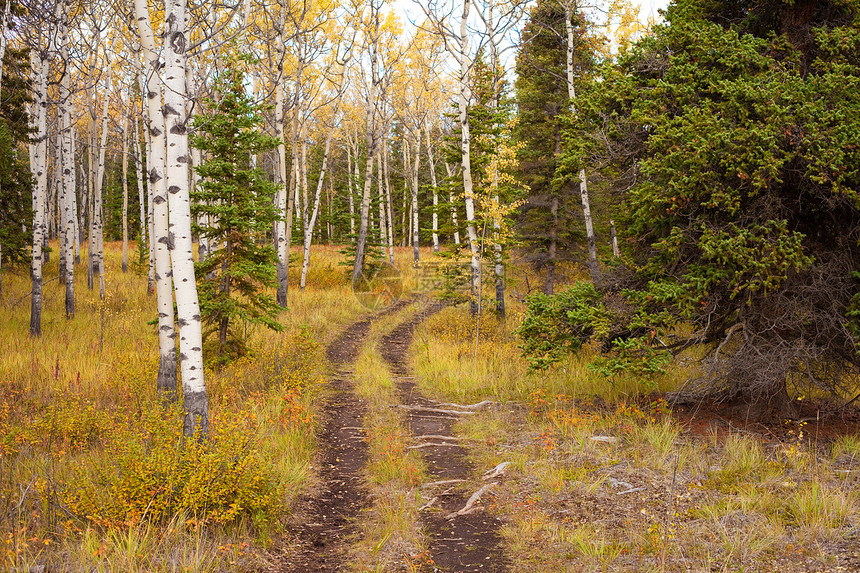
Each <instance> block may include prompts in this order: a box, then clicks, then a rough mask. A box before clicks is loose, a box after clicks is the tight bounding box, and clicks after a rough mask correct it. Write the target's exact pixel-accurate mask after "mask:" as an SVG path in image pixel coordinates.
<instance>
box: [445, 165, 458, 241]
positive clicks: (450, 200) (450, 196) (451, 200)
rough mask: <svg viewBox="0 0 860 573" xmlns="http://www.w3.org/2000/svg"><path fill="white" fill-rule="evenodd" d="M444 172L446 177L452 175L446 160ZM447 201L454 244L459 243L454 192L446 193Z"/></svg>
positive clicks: (452, 171) (452, 172)
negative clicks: (449, 207)
mask: <svg viewBox="0 0 860 573" xmlns="http://www.w3.org/2000/svg"><path fill="white" fill-rule="evenodd" d="M445 173H447V174H448V178H451V177H453V176H454V170H453V169H452V168H451V164H450V163H448V162H447V161H446V162H445ZM448 203H449V204H450V205H451V225H453V227H454V244H455V245H459V244H460V227H459V225H458V224H457V207H456V206H455V205H454V193H453V192H451V193H448Z"/></svg>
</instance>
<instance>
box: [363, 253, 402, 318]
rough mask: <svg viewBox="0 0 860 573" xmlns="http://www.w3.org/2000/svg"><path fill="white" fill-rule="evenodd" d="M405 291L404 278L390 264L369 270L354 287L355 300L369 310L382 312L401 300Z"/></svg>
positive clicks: (376, 266)
mask: <svg viewBox="0 0 860 573" xmlns="http://www.w3.org/2000/svg"><path fill="white" fill-rule="evenodd" d="M403 291H404V287H403V277H402V275H401V274H400V271H398V270H397V268H396V267H394V266H393V265H389V264H381V265H375V266H372V267H369V268H367V269H366V270H365V272H364V273H363V274H362V275H361V278H360V279H359V280H358V282H357V283H355V284H353V285H352V292H353V293H355V298H356V299H357V300H358V302H359V303H361V305H362V306H364V307H365V308H367V309H369V310H380V309H383V308H386V307H388V306H391V305H392V304H394V303H396V302H397V301H398V300H400V297H401V296H403Z"/></svg>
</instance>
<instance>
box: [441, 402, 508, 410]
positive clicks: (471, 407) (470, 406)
mask: <svg viewBox="0 0 860 573" xmlns="http://www.w3.org/2000/svg"><path fill="white" fill-rule="evenodd" d="M437 403H438V404H439V405H440V406H447V407H449V408H460V409H462V410H477V409H478V408H483V407H484V406H489V405H491V404H497V402H493V401H492V400H483V401H481V402H478V403H477V404H466V405H464V404H454V403H452V402H437Z"/></svg>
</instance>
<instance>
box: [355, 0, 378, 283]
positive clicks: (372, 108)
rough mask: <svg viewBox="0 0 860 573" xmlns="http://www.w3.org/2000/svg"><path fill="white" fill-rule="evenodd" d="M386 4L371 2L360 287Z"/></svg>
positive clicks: (357, 257) (358, 251)
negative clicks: (380, 49) (382, 13)
mask: <svg viewBox="0 0 860 573" xmlns="http://www.w3.org/2000/svg"><path fill="white" fill-rule="evenodd" d="M381 9H382V2H380V1H379V0H370V15H369V22H368V28H369V29H368V38H367V49H368V52H369V53H368V57H369V67H370V85H369V86H368V94H367V112H366V113H367V115H366V117H365V141H366V145H367V160H366V164H365V171H364V188H363V191H362V195H361V208H360V212H359V225H358V238H357V239H356V243H355V261H354V263H353V267H352V284H353V285H356V284H358V281H359V280H360V279H361V277H362V274H363V273H364V258H365V255H366V251H367V233H368V216H369V214H370V189H371V177H372V175H373V161H374V158H375V155H376V146H377V143H378V134H377V125H376V118H377V107H378V105H379V103H378V101H377V97H378V92H379V84H380V82H381V79H380V77H379V69H378V59H379V37H380V33H381V32H380V11H381Z"/></svg>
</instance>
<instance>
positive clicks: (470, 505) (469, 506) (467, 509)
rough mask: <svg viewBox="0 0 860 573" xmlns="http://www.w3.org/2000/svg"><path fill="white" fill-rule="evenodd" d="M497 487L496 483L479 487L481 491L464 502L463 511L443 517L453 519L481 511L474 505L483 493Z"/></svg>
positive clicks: (479, 507)
mask: <svg viewBox="0 0 860 573" xmlns="http://www.w3.org/2000/svg"><path fill="white" fill-rule="evenodd" d="M497 485H499V484H498V482H492V483H488V484H486V485H485V486H483V487H481V489H479V490H478V491H476V492H475V493H473V494H472V497H470V498H469V500H468V501H467V502H466V505H464V506H463V509H461V510H460V511H455V512H453V513H449V514H448V515H446V516H445V519H454V518H455V517H458V516H461V515H469V514H470V513H472V512H475V511H478V510H481V509H483V508H482V507H481V506H478V507H475V504H476V503H478V502H479V501H481V497H483V495H484V494H485V493H487V492H488V491H490V490H491V489H492V488H494V487H495V486H497Z"/></svg>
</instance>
